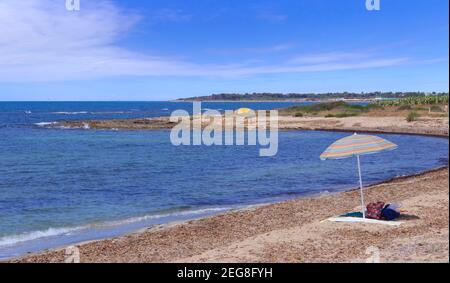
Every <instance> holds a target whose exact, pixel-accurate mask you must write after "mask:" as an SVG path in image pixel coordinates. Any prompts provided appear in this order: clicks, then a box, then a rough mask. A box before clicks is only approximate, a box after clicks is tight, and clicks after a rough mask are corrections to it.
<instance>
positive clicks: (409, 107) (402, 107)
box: [397, 105, 412, 111]
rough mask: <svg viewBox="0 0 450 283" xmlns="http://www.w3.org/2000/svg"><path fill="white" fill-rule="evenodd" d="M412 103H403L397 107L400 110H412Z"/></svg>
mask: <svg viewBox="0 0 450 283" xmlns="http://www.w3.org/2000/svg"><path fill="white" fill-rule="evenodd" d="M411 109H412V107H411V105H402V106H400V107H399V108H397V110H398V111H404V110H411Z"/></svg>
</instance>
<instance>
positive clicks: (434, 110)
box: [430, 105, 444, 112]
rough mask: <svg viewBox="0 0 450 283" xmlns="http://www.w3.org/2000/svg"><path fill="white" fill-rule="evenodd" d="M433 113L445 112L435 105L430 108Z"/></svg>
mask: <svg viewBox="0 0 450 283" xmlns="http://www.w3.org/2000/svg"><path fill="white" fill-rule="evenodd" d="M430 111H431V112H444V110H443V109H442V108H441V107H440V106H439V105H433V106H431V107H430Z"/></svg>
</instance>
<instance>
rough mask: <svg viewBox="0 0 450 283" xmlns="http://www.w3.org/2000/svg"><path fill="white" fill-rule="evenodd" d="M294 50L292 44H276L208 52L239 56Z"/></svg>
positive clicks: (210, 51)
mask: <svg viewBox="0 0 450 283" xmlns="http://www.w3.org/2000/svg"><path fill="white" fill-rule="evenodd" d="M292 48H294V45H293V44H289V43H285V44H276V45H270V46H262V47H242V48H220V49H214V50H208V53H209V54H213V55H239V54H267V53H278V52H283V51H288V50H291V49H292Z"/></svg>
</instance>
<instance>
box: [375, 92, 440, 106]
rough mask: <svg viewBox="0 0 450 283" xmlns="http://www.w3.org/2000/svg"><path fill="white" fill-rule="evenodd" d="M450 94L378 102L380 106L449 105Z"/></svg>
mask: <svg viewBox="0 0 450 283" xmlns="http://www.w3.org/2000/svg"><path fill="white" fill-rule="evenodd" d="M448 102H449V97H448V94H440V95H428V96H411V97H406V98H402V99H397V100H385V101H379V102H377V104H378V105H380V106H400V107H401V106H405V107H406V106H414V105H433V104H448Z"/></svg>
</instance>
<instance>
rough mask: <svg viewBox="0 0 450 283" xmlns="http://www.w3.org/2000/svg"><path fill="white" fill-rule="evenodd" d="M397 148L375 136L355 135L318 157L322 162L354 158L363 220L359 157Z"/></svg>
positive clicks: (363, 207)
mask: <svg viewBox="0 0 450 283" xmlns="http://www.w3.org/2000/svg"><path fill="white" fill-rule="evenodd" d="M397 147H398V146H397V145H396V144H394V143H392V142H390V141H388V140H385V139H383V138H380V137H377V136H369V135H359V134H356V133H355V134H354V135H351V136H348V137H345V138H342V139H340V140H337V141H336V142H334V143H333V144H332V145H330V146H329V147H328V148H327V149H326V150H325V151H324V152H323V153H322V154H321V155H320V159H322V160H326V159H343V158H348V157H354V156H355V157H356V159H357V162H358V174H359V187H360V189H361V204H362V213H363V217H364V218H366V213H365V205H364V193H363V182H362V176H361V161H360V156H361V155H366V154H373V153H377V152H381V151H384V150H393V149H396V148H397Z"/></svg>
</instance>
